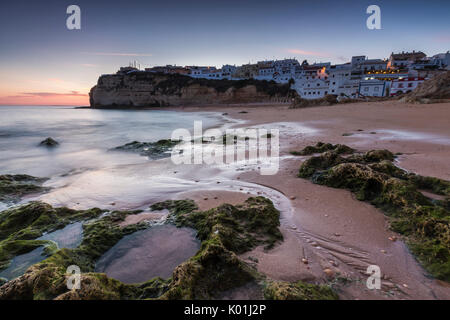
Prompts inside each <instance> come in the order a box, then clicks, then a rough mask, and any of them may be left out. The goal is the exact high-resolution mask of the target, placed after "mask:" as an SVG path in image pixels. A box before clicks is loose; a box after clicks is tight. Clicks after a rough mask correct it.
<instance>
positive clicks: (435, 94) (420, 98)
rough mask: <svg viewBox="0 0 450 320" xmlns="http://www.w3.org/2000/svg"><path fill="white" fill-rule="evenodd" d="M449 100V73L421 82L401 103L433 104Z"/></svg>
mask: <svg viewBox="0 0 450 320" xmlns="http://www.w3.org/2000/svg"><path fill="white" fill-rule="evenodd" d="M448 99H450V71H447V72H443V73H441V74H439V75H436V76H435V77H433V78H432V79H430V80H427V81H425V82H423V83H422V84H421V85H420V86H418V87H417V89H416V90H414V91H413V92H410V93H408V94H407V95H406V96H405V97H404V98H402V101H404V102H409V103H433V102H441V101H442V100H448Z"/></svg>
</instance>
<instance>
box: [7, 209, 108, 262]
mask: <svg viewBox="0 0 450 320" xmlns="http://www.w3.org/2000/svg"><path fill="white" fill-rule="evenodd" d="M103 212H104V211H103V210H100V209H97V208H94V209H90V210H81V211H77V210H72V209H68V208H64V207H63V208H53V207H52V206H50V205H49V204H46V203H43V202H39V201H33V202H30V203H28V204H25V205H22V206H19V207H14V208H10V209H7V210H5V211H2V212H1V213H0V270H2V269H5V268H7V267H8V265H9V262H10V260H11V259H12V258H14V257H15V256H16V255H19V254H23V253H27V252H29V251H31V250H33V249H36V248H37V247H40V246H44V247H45V250H44V253H46V254H48V255H50V254H52V253H53V252H54V251H55V250H57V247H56V244H55V243H54V242H53V241H48V240H35V239H36V238H38V237H40V236H42V234H43V233H44V232H52V231H55V230H58V229H61V228H63V227H65V226H66V225H68V224H69V223H72V222H76V221H81V220H85V219H91V218H95V217H98V216H99V215H100V214H101V213H103Z"/></svg>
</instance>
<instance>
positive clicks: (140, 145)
mask: <svg viewBox="0 0 450 320" xmlns="http://www.w3.org/2000/svg"><path fill="white" fill-rule="evenodd" d="M178 143H180V141H178V140H171V139H163V140H159V141H157V142H139V141H133V142H130V143H127V144H125V145H123V146H119V147H116V148H114V149H112V150H119V151H128V152H136V153H139V154H140V155H141V156H146V157H148V158H149V159H160V158H165V157H168V156H170V154H169V153H168V151H170V150H172V148H173V147H174V146H175V145H177V144H178Z"/></svg>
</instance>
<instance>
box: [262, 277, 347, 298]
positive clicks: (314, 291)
mask: <svg viewBox="0 0 450 320" xmlns="http://www.w3.org/2000/svg"><path fill="white" fill-rule="evenodd" d="M264 297H265V299H267V300H337V299H338V298H339V297H338V295H337V294H336V293H335V292H334V291H333V290H332V289H331V288H330V287H328V286H325V285H313V284H308V283H304V282H301V281H298V282H294V283H290V282H284V281H270V282H269V283H268V284H267V285H266V287H265V289H264Z"/></svg>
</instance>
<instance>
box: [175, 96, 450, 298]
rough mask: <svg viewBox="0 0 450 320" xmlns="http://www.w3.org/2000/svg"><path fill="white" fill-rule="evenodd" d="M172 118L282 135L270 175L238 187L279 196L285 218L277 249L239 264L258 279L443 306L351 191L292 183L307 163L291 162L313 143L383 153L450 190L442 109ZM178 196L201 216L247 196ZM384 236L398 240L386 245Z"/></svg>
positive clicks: (446, 289)
mask: <svg viewBox="0 0 450 320" xmlns="http://www.w3.org/2000/svg"><path fill="white" fill-rule="evenodd" d="M175 110H178V111H179V110H182V111H188V112H195V111H202V112H204V111H216V112H221V113H226V117H229V118H232V119H238V120H243V121H244V122H243V123H242V122H239V124H238V125H237V126H242V127H255V126H256V127H258V126H259V127H261V126H263V127H264V128H267V129H280V132H281V136H280V158H281V159H282V160H281V161H280V170H279V171H278V173H277V174H276V175H270V176H263V175H260V174H259V172H258V171H256V170H250V171H246V172H243V173H241V174H239V175H238V177H237V179H239V180H240V181H242V182H249V183H253V184H259V185H262V186H265V187H268V188H272V189H274V190H276V191H277V192H280V193H281V194H283V195H284V196H285V197H286V198H287V199H289V201H290V205H291V208H292V212H290V213H283V212H282V215H281V230H282V233H283V236H284V242H282V243H281V244H280V245H278V246H276V247H275V248H274V249H272V250H269V251H264V250H263V248H260V247H259V248H256V249H255V250H253V251H252V252H249V253H246V254H244V255H242V256H241V258H242V259H244V260H246V261H250V260H251V261H258V262H257V263H256V265H257V268H258V270H259V271H261V272H262V273H264V274H266V275H268V276H269V277H271V278H273V279H276V280H286V281H295V280H307V281H312V282H316V283H320V282H327V281H330V280H331V279H334V280H332V281H334V282H335V283H334V285H335V287H336V288H337V290H338V292H339V295H340V298H342V299H450V285H449V284H448V283H444V282H442V281H438V280H435V279H433V278H432V277H430V276H429V275H428V274H427V272H426V271H425V270H424V269H423V268H422V267H421V266H420V265H419V263H418V262H417V261H416V260H415V258H414V257H413V255H412V254H411V253H410V252H409V251H408V249H407V247H406V245H405V243H404V242H403V240H402V239H401V236H400V235H398V234H395V233H394V232H392V231H390V230H389V225H388V221H387V219H386V217H385V215H384V214H383V213H382V212H381V211H380V210H378V209H376V208H375V207H373V206H372V205H370V204H368V203H365V202H361V201H358V200H356V199H355V197H354V195H352V194H351V192H349V191H346V190H341V189H333V188H329V187H326V186H320V185H315V184H313V183H311V182H310V181H307V180H304V179H301V178H298V177H297V171H298V169H299V167H300V165H301V163H302V161H304V160H305V158H306V157H294V156H290V154H289V152H290V151H293V150H301V149H302V148H303V147H305V146H307V145H312V144H316V143H317V142H319V141H323V142H330V143H341V144H346V145H348V146H350V147H352V148H354V149H357V150H358V151H368V150H372V149H388V150H390V151H392V152H393V153H401V155H400V156H399V157H398V158H397V160H396V165H398V166H399V167H401V168H403V169H406V170H408V171H411V172H415V173H418V174H421V175H426V176H433V177H438V178H442V179H446V180H450V162H449V161H448V159H449V158H450V126H449V119H450V104H449V103H442V104H428V105H410V104H403V103H399V102H391V101H388V102H377V103H352V104H345V105H335V106H326V107H314V108H304V109H288V106H287V105H230V106H223V105H222V106H207V107H205V106H201V107H184V108H176V109H175ZM242 111H246V112H247V113H242ZM296 125H300V126H302V127H303V128H309V129H310V130H306V132H308V131H309V132H310V133H304V131H303V133H300V132H296V131H295V126H296ZM283 128H285V129H286V130H284V131H283V130H282V129H283ZM292 128H294V129H292ZM178 196H179V197H189V198H192V199H194V200H196V201H197V203H198V204H199V206H200V208H201V209H208V208H211V207H214V206H217V205H218V204H220V203H232V204H236V203H239V202H242V201H243V200H245V198H246V197H248V196H249V195H248V194H247V193H246V192H245V191H241V192H239V191H238V190H236V191H233V192H231V191H230V192H228V191H223V190H217V191H215V190H213V189H212V190H211V189H208V190H205V191H203V190H202V191H192V192H189V193H185V194H182V195H178ZM392 236H395V237H394V239H397V240H396V241H392V240H390V239H389V238H391V239H392ZM249 258H250V260H249ZM369 265H378V266H379V267H380V269H381V273H382V288H381V290H369V289H367V287H366V285H365V282H366V279H367V277H368V275H367V274H366V269H367V266H369Z"/></svg>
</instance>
